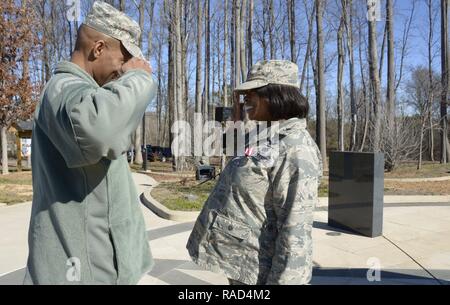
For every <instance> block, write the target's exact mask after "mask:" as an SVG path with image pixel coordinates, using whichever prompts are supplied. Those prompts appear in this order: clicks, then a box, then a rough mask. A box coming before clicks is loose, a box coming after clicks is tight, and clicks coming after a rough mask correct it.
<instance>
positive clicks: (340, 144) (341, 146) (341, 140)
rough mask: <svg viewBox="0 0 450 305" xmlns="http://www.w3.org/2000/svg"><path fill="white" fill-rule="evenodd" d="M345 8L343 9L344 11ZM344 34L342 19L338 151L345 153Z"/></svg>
mask: <svg viewBox="0 0 450 305" xmlns="http://www.w3.org/2000/svg"><path fill="white" fill-rule="evenodd" d="M344 9H345V7H343V10H344ZM343 33H344V18H343V17H342V18H341V22H340V25H339V29H338V33H337V49H338V72H337V90H338V92H337V94H338V97H337V115H338V149H339V150H340V151H344V150H345V148H344V124H343V120H344V97H343V94H344V86H343V83H342V81H343V72H344V65H345V53H344V43H343V41H342V39H343V37H342V36H343Z"/></svg>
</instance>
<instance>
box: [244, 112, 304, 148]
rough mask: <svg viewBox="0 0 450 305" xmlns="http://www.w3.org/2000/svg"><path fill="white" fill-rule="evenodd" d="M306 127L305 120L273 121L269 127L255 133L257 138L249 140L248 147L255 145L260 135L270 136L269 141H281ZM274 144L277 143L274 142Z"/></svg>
mask: <svg viewBox="0 0 450 305" xmlns="http://www.w3.org/2000/svg"><path fill="white" fill-rule="evenodd" d="M257 125H258V124H257ZM260 126H261V125H260ZM306 127H307V123H306V119H299V118H290V119H288V120H280V121H274V122H271V125H270V127H266V128H264V129H262V130H260V131H259V132H258V133H257V135H258V136H256V137H254V138H252V139H249V142H248V145H250V146H251V145H255V144H256V143H257V141H258V140H261V137H260V135H270V136H269V137H270V138H271V139H281V138H284V137H285V136H288V135H291V134H298V133H299V132H300V131H301V130H303V129H306ZM255 128H256V127H255ZM276 142H278V141H277V140H275V143H276Z"/></svg>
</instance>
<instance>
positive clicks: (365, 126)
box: [358, 26, 370, 152]
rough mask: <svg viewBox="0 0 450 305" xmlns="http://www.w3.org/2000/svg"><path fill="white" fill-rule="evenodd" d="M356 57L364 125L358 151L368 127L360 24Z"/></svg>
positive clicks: (360, 149) (363, 142)
mask: <svg viewBox="0 0 450 305" xmlns="http://www.w3.org/2000/svg"><path fill="white" fill-rule="evenodd" d="M358 43H359V47H358V58H359V69H360V73H361V85H362V95H363V105H364V127H363V135H362V139H361V147H360V148H359V151H360V152H362V151H363V150H364V146H365V143H366V137H367V131H368V129H369V119H370V118H369V106H368V102H367V86H366V81H365V75H366V73H364V68H363V60H362V53H363V52H362V33H361V26H359V27H358Z"/></svg>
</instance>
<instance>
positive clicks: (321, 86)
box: [316, 0, 328, 169]
mask: <svg viewBox="0 0 450 305" xmlns="http://www.w3.org/2000/svg"><path fill="white" fill-rule="evenodd" d="M316 6H317V7H316V26H317V70H318V75H317V77H318V78H317V82H318V92H317V93H318V96H317V104H318V110H319V111H318V113H317V124H318V125H319V128H318V132H319V133H318V134H317V140H318V144H319V145H318V146H319V149H320V152H321V153H322V162H323V168H324V169H326V168H328V165H327V142H326V115H325V103H326V100H325V98H326V96H325V75H324V73H325V71H324V70H325V61H324V43H323V32H322V15H323V9H324V1H323V0H316Z"/></svg>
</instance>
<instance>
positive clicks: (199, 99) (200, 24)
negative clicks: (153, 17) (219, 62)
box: [195, 1, 203, 113]
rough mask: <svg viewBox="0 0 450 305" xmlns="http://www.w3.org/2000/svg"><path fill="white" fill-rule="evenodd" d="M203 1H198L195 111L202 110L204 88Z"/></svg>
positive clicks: (199, 111)
mask: <svg viewBox="0 0 450 305" xmlns="http://www.w3.org/2000/svg"><path fill="white" fill-rule="evenodd" d="M202 5H203V4H202V2H201V1H198V2H197V40H196V47H197V51H196V52H197V65H196V70H195V112H197V113H201V112H202V90H201V87H200V86H201V75H202V34H203V33H202V27H203V10H202Z"/></svg>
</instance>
